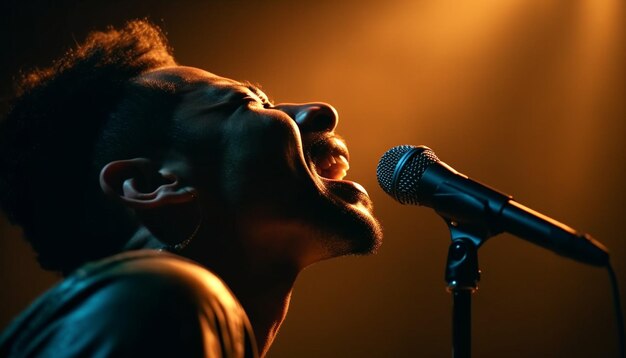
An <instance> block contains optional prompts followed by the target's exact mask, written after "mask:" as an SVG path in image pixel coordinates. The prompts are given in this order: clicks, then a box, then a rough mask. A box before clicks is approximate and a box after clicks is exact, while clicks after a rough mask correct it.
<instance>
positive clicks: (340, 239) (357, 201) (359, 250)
mask: <svg viewBox="0 0 626 358" xmlns="http://www.w3.org/2000/svg"><path fill="white" fill-rule="evenodd" d="M323 196H324V199H325V204H324V205H322V207H321V208H319V209H320V210H316V212H315V213H312V214H315V215H314V220H313V223H314V225H315V226H316V228H317V230H316V231H318V233H319V236H320V239H319V240H320V244H322V245H323V246H324V252H326V253H327V256H328V258H331V257H337V256H345V255H369V254H374V253H376V251H377V250H378V248H379V247H380V246H381V244H382V240H383V234H382V228H381V225H380V223H379V221H378V220H377V219H376V218H375V217H374V215H373V212H372V209H373V205H372V202H371V200H370V198H369V197H368V196H367V194H365V193H359V194H357V195H356V197H355V198H353V200H350V202H347V201H346V200H345V197H343V196H337V195H335V194H333V193H332V192H328V191H327V192H326V194H325V195H323Z"/></svg>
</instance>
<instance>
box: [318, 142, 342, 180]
mask: <svg viewBox="0 0 626 358" xmlns="http://www.w3.org/2000/svg"><path fill="white" fill-rule="evenodd" d="M309 158H310V162H311V165H312V167H313V170H314V171H315V172H316V173H317V174H318V175H319V176H321V177H323V178H326V179H332V180H342V179H343V178H344V177H345V176H346V174H347V172H348V169H350V163H349V158H350V156H349V153H348V148H347V146H346V144H345V142H344V141H343V140H342V139H340V138H338V137H336V136H330V137H326V138H322V139H320V140H318V141H316V142H315V143H313V144H312V145H311V148H310V151H309Z"/></svg>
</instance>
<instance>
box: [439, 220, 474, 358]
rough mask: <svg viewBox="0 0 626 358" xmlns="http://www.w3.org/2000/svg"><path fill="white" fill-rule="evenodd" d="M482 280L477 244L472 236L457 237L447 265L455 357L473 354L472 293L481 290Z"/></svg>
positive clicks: (451, 247) (466, 357)
mask: <svg viewBox="0 0 626 358" xmlns="http://www.w3.org/2000/svg"><path fill="white" fill-rule="evenodd" d="M457 233H458V232H457ZM479 280H480V270H478V254H477V248H476V245H474V243H473V241H472V240H471V239H469V238H467V239H466V238H457V239H453V241H452V244H451V245H450V249H449V250H448V262H447V266H446V282H447V283H448V291H449V292H450V293H451V294H452V357H453V358H470V357H471V355H472V349H471V348H472V342H471V337H472V294H473V293H474V292H475V291H476V290H477V288H478V281H479Z"/></svg>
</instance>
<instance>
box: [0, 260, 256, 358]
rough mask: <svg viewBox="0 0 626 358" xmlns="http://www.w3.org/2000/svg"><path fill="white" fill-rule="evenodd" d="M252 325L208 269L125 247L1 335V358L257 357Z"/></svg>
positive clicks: (52, 294) (73, 277)
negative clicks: (120, 252)
mask: <svg viewBox="0 0 626 358" xmlns="http://www.w3.org/2000/svg"><path fill="white" fill-rule="evenodd" d="M257 356H258V354H257V349H256V347H255V343H254V338H253V333H252V329H251V326H250V322H249V320H248V318H247V316H246V314H245V312H244V310H243V308H242V307H241V305H240V304H239V302H238V301H237V299H236V298H235V296H233V294H232V293H231V292H230V290H229V289H228V288H227V287H226V285H225V284H224V283H223V282H222V281H221V280H220V279H219V278H218V277H217V276H216V275H214V274H213V273H211V272H210V271H208V270H206V269H205V268H203V267H201V266H199V265H197V264H195V263H193V262H191V261H188V260H186V259H183V258H181V257H179V256H176V255H172V254H167V253H162V252H158V251H154V250H141V251H130V252H125V253H122V254H119V255H115V256H112V257H109V258H106V259H104V260H101V261H98V262H94V263H90V264H87V265H85V266H83V267H82V268H80V269H78V270H77V271H76V272H74V273H73V274H72V275H70V276H69V277H67V278H66V279H65V280H64V281H62V282H61V283H59V284H58V285H57V286H55V287H54V288H52V289H51V290H49V291H48V292H46V293H45V294H44V295H43V296H41V297H39V298H38V299H37V300H36V301H35V302H34V303H33V304H32V305H31V306H30V307H29V308H28V309H27V310H26V311H24V312H23V313H22V314H21V315H20V316H19V317H18V318H17V319H16V320H15V321H14V322H13V323H12V324H11V325H10V326H9V327H8V328H7V329H6V330H5V331H4V332H3V334H2V336H0V357H237V358H239V357H257Z"/></svg>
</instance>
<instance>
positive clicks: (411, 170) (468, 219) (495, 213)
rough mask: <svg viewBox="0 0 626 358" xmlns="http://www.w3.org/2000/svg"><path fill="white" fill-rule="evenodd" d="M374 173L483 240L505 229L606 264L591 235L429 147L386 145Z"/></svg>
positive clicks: (405, 198)
mask: <svg viewBox="0 0 626 358" xmlns="http://www.w3.org/2000/svg"><path fill="white" fill-rule="evenodd" d="M376 176H377V178H378V183H379V184H380V187H381V188H382V189H383V190H384V191H385V192H386V193H387V194H389V195H390V196H391V197H393V198H394V199H395V200H397V201H399V202H400V203H401V204H411V205H423V206H428V207H430V208H433V209H435V211H436V212H437V213H438V214H439V215H441V216H442V217H443V218H444V219H446V220H447V221H448V222H450V223H451V225H453V226H459V227H466V228H470V229H471V230H474V231H476V230H479V231H480V232H482V233H483V234H486V237H485V239H486V238H487V237H490V236H493V235H496V234H499V233H501V232H503V231H506V232H509V233H511V234H513V235H515V236H518V237H520V238H522V239H525V240H528V241H530V242H532V243H534V244H537V245H539V246H542V247H544V248H546V249H548V250H551V251H553V252H555V253H557V254H559V255H561V256H565V257H568V258H571V259H574V260H577V261H580V262H584V263H587V264H591V265H594V266H606V265H607V264H608V262H609V253H608V250H607V248H606V247H605V246H604V245H602V244H601V243H600V242H598V241H596V240H595V239H594V238H592V237H591V236H590V235H588V234H584V233H578V232H576V230H574V229H572V228H571V227H569V226H567V225H565V224H563V223H560V222H558V221H556V220H554V219H552V218H550V217H548V216H546V215H543V214H541V213H539V212H536V211H534V210H532V209H530V208H527V207H525V206H524V205H522V204H520V203H518V202H516V201H514V200H513V198H512V197H511V196H509V195H506V194H503V193H501V192H498V191H497V190H495V189H492V188H489V187H488V186H486V185H484V184H481V183H479V182H477V181H474V180H472V179H470V178H468V177H467V176H466V175H463V174H461V173H459V172H457V171H456V170H454V169H453V168H451V167H450V166H449V165H447V164H446V163H444V162H442V161H440V160H439V158H437V156H436V155H435V153H434V152H433V151H432V150H431V149H430V148H428V147H425V146H412V145H401V146H397V147H394V148H391V149H390V150H388V151H387V152H386V153H385V154H384V155H383V156H382V157H381V158H380V161H379V162H378V167H377V168H376Z"/></svg>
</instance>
